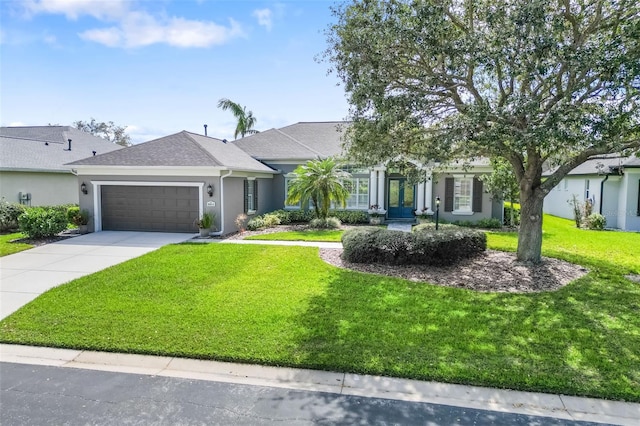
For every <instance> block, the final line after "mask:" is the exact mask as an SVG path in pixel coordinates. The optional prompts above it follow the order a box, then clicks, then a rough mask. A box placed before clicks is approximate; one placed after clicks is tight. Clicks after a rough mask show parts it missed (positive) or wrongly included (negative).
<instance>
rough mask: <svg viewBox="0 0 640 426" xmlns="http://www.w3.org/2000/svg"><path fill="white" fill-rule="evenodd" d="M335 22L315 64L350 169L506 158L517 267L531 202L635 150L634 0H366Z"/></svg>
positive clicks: (638, 46)
mask: <svg viewBox="0 0 640 426" xmlns="http://www.w3.org/2000/svg"><path fill="white" fill-rule="evenodd" d="M334 15H335V16H336V18H337V23H336V24H334V25H332V26H331V27H330V28H329V30H328V32H327V38H328V43H329V47H328V49H327V50H326V52H325V57H326V59H327V60H328V61H329V62H330V63H331V69H332V70H333V71H335V72H336V73H337V75H338V76H339V77H340V79H341V80H342V81H343V83H344V86H345V90H346V92H347V95H348V98H349V101H350V105H351V108H350V113H349V115H350V119H351V120H352V121H353V125H352V126H351V127H350V129H349V131H348V138H347V142H346V143H347V148H348V149H349V152H350V153H351V154H352V156H353V157H354V159H356V160H358V161H359V162H363V163H369V164H372V163H379V162H383V161H386V160H388V159H390V158H396V157H397V156H398V155H401V156H405V157H413V158H418V159H422V160H423V161H425V162H426V161H428V160H434V159H436V160H439V161H445V160H449V159H454V158H457V159H461V158H473V157H474V156H488V157H491V158H502V159H504V160H506V161H508V162H509V164H510V165H511V167H512V168H513V171H514V174H515V176H516V179H517V180H518V183H519V189H520V204H521V212H522V218H521V227H520V233H519V237H518V253H517V256H518V259H520V260H523V261H532V262H539V261H540V256H541V247H542V205H543V199H544V197H545V195H546V194H547V193H548V192H549V191H551V189H553V187H554V186H556V185H557V184H558V183H559V182H560V180H561V179H562V178H563V177H564V176H565V175H566V174H567V173H568V172H569V171H571V170H572V169H573V168H575V167H576V166H578V165H579V164H581V163H583V162H584V161H586V160H587V159H588V158H589V157H591V156H594V155H598V154H604V153H610V152H620V151H625V150H630V149H637V147H639V146H640V138H639V134H640V130H639V124H638V123H639V122H640V120H639V116H640V110H639V109H638V106H639V105H638V104H639V101H640V94H639V89H640V77H639V76H640V3H639V2H638V1H637V0H609V1H604V0H557V1H553V0H506V1H498V0H430V1H429V0H414V1H409V0H406V1H405V0H368V1H353V2H349V3H347V4H344V5H342V6H339V7H337V8H335V9H334ZM543 165H549V166H550V167H552V166H555V167H557V168H556V169H555V171H554V172H553V173H552V174H551V175H550V176H549V177H548V178H547V179H543V177H542V173H543Z"/></svg>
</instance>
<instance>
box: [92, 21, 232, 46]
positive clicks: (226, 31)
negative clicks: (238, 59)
mask: <svg viewBox="0 0 640 426" xmlns="http://www.w3.org/2000/svg"><path fill="white" fill-rule="evenodd" d="M244 35H245V34H244V31H243V30H242V27H241V26H240V24H238V23H237V22H236V21H234V20H233V19H230V20H229V25H228V26H223V25H218V24H216V23H213V22H205V21H195V20H188V19H184V18H170V19H166V20H164V21H158V20H157V19H156V18H154V17H153V16H151V15H149V14H147V13H144V12H131V13H129V14H128V15H127V16H126V17H124V19H123V20H122V21H121V22H120V25H118V26H112V27H109V28H101V29H94V30H88V31H85V32H83V33H80V37H82V38H83V39H85V40H90V41H94V42H97V43H101V44H104V45H106V46H110V47H128V48H131V47H143V46H149V45H152V44H157V43H164V44H168V45H170V46H175V47H210V46H215V45H221V44H224V43H226V42H228V41H229V40H231V39H233V38H236V37H243V36H244Z"/></svg>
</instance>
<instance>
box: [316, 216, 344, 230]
mask: <svg viewBox="0 0 640 426" xmlns="http://www.w3.org/2000/svg"><path fill="white" fill-rule="evenodd" d="M309 224H310V225H311V227H312V228H318V229H337V228H340V226H341V225H342V222H340V219H338V218H337V217H328V218H326V219H319V218H316V219H311V222H309Z"/></svg>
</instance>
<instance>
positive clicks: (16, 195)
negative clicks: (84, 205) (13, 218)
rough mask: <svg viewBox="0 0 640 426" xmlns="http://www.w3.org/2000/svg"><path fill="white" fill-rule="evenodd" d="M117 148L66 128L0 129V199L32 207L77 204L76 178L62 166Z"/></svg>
mask: <svg viewBox="0 0 640 426" xmlns="http://www.w3.org/2000/svg"><path fill="white" fill-rule="evenodd" d="M69 140H71V142H69ZM120 148H122V147H121V146H119V145H116V144H113V143H111V142H109V141H106V140H104V139H102V138H99V137H97V136H93V135H91V134H89V133H86V132H83V131H80V130H78V129H75V128H73V127H69V126H33V127H0V197H1V198H4V199H5V200H7V201H9V202H15V203H22V204H26V205H32V206H45V205H58V204H77V203H78V194H79V193H80V191H79V187H78V179H77V178H76V176H75V175H74V174H73V171H72V169H71V167H69V166H65V165H64V164H66V163H69V162H71V161H75V160H79V159H81V158H85V157H89V156H92V155H94V154H102V153H106V152H110V151H115V150H118V149H120Z"/></svg>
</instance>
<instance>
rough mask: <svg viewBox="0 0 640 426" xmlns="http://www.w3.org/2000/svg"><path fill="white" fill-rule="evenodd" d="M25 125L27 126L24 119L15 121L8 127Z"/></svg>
mask: <svg viewBox="0 0 640 426" xmlns="http://www.w3.org/2000/svg"><path fill="white" fill-rule="evenodd" d="M23 126H26V124H24V123H23V122H22V121H13V122H11V123H9V126H8V127H23Z"/></svg>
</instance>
